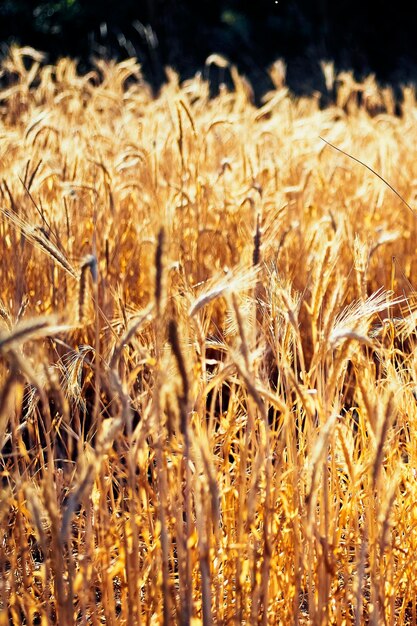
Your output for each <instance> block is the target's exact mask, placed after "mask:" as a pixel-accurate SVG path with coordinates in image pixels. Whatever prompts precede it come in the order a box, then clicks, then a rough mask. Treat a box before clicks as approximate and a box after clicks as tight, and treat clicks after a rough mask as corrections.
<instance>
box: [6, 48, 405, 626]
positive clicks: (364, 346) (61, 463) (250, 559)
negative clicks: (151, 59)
mask: <svg viewBox="0 0 417 626" xmlns="http://www.w3.org/2000/svg"><path fill="white" fill-rule="evenodd" d="M213 65H218V66H220V67H221V68H222V66H225V65H226V61H225V60H224V59H222V58H220V57H217V56H216V55H213V56H212V57H210V59H209V62H208V64H207V66H206V69H205V72H204V73H203V74H202V75H197V76H196V77H195V78H193V79H192V80H189V81H186V82H184V83H181V82H180V80H179V78H178V76H177V75H176V74H175V72H174V71H173V70H171V69H169V68H167V71H166V72H167V80H166V83H165V85H164V86H163V87H162V89H161V91H160V93H159V94H158V95H154V94H153V93H152V91H151V89H150V87H149V86H148V85H147V84H146V82H145V81H144V79H143V78H142V75H141V71H140V66H139V65H138V63H137V61H135V60H133V59H131V60H129V61H124V62H121V63H116V62H110V61H103V60H97V61H96V62H95V65H94V69H93V70H92V71H91V72H89V73H88V74H82V73H80V72H79V71H78V70H77V65H76V62H75V61H72V60H68V59H62V60H60V61H59V62H58V63H57V64H56V65H54V66H51V65H47V64H46V62H45V60H44V59H43V58H42V55H41V54H39V53H38V52H36V51H34V50H32V49H30V48H11V49H10V51H9V53H8V55H7V56H6V57H5V58H4V59H3V61H2V62H1V69H0V81H1V91H0V138H1V141H0V164H1V171H0V211H1V216H0V251H1V264H0V273H1V280H0V381H1V387H0V440H1V447H2V452H1V456H0V461H1V465H0V471H1V477H2V487H1V495H0V528H1V535H0V537H1V542H0V572H1V573H0V626H3V625H6V624H7V625H8V624H13V625H15V626H20V625H23V624H27V625H30V626H35V625H41V626H50V625H52V624H57V625H59V626H67V625H77V626H78V625H83V626H85V625H90V624H91V625H92V626H98V625H99V624H100V625H101V624H107V625H116V624H120V625H125V624H126V626H140V625H150V626H154V625H157V624H163V625H164V626H168V625H171V624H173V625H175V624H181V625H183V626H188V625H192V626H197V625H198V624H203V625H204V626H211V625H223V624H224V625H227V624H247V625H253V624H263V625H266V624H271V625H282V626H287V625H289V624H295V625H300V626H302V625H307V624H312V625H314V626H316V625H320V626H321V625H324V624H337V625H340V626H342V625H344V624H346V625H355V626H358V625H360V624H373V625H381V624H387V625H390V624H398V625H402V624H407V625H408V624H409V625H411V624H414V625H415V624H417V552H416V550H417V404H416V397H417V358H416V352H415V349H414V348H415V342H416V323H417V319H416V315H417V314H416V306H415V304H416V297H415V288H414V284H416V279H415V277H416V275H417V274H416V270H417V254H416V252H417V251H416V235H417V221H416V214H415V213H414V209H413V207H414V206H415V207H416V211H417V197H416V196H417V101H416V94H415V91H414V89H413V87H412V86H404V88H403V90H402V96H401V98H400V101H399V102H398V101H397V100H396V99H395V98H394V94H393V91H392V90H391V89H390V88H380V87H379V86H378V85H377V84H376V82H375V79H374V78H373V77H372V76H371V77H369V78H368V79H366V80H365V81H364V82H362V83H357V82H356V81H355V79H354V77H353V75H352V74H350V73H348V72H345V73H342V74H338V75H335V73H334V69H333V67H332V65H331V64H330V63H327V64H323V72H324V74H325V78H326V82H327V86H328V89H329V91H331V92H332V93H333V94H334V103H333V104H330V105H328V106H326V107H322V106H321V105H320V94H313V95H312V96H311V97H303V98H296V97H295V96H293V95H292V94H291V92H290V91H289V90H288V88H287V87H286V83H285V64H284V63H283V62H282V61H278V62H277V63H275V64H274V65H273V66H272V67H271V68H270V75H271V80H272V82H273V84H274V89H273V90H272V91H271V92H270V93H268V94H267V95H266V96H265V98H264V100H263V103H262V104H261V106H258V107H255V106H254V104H253V96H252V88H251V86H250V85H249V84H248V83H247V81H246V80H245V79H244V77H242V76H240V75H239V74H238V72H237V70H236V69H235V68H233V67H229V68H223V69H225V70H226V69H227V71H228V72H229V73H230V76H231V79H232V81H233V86H232V87H226V86H221V87H220V90H219V92H218V93H217V94H215V95H213V94H212V96H211V95H210V82H209V81H210V75H211V73H213ZM327 142H328V143H327ZM329 143H330V144H331V145H329ZM341 150H342V151H343V152H341ZM349 155H350V156H349ZM355 159H358V160H359V161H361V162H358V161H357V160H355ZM370 168H371V169H370ZM371 170H374V171H371ZM381 177H382V178H383V179H384V180H382V179H381ZM384 181H385V182H384ZM400 196H401V197H400Z"/></svg>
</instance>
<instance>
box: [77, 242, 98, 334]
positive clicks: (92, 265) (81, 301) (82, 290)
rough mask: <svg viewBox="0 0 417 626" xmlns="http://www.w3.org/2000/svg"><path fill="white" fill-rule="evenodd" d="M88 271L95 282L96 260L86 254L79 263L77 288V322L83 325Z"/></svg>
mask: <svg viewBox="0 0 417 626" xmlns="http://www.w3.org/2000/svg"><path fill="white" fill-rule="evenodd" d="M88 270H90V273H91V277H92V279H93V281H94V282H96V280H97V259H96V257H95V256H94V255H93V254H87V256H85V257H84V259H83V260H82V262H81V266H80V278H79V288H78V321H79V323H80V324H83V323H84V321H85V309H86V306H87V298H88V286H87V277H88Z"/></svg>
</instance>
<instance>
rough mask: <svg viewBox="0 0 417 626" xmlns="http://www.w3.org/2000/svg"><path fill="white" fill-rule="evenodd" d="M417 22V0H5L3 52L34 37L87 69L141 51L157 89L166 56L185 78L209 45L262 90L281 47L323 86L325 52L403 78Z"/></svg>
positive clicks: (415, 56) (411, 65)
mask: <svg viewBox="0 0 417 626" xmlns="http://www.w3.org/2000/svg"><path fill="white" fill-rule="evenodd" d="M410 6H411V7H412V8H410ZM416 30H417V3H410V2H405V1H403V0H396V1H395V2H386V1H384V0H379V1H376V0H368V1H366V0H362V1H360V0H316V2H312V1H311V0H278V2H275V0H142V1H140V0H136V1H134V0H119V1H110V0H100V1H98V0H91V1H89V2H83V1H81V0H65V1H58V2H30V1H29V0H18V1H16V2H12V1H10V0H0V41H1V43H2V47H3V52H4V51H5V50H6V49H7V45H10V44H11V43H13V42H16V43H19V44H21V45H30V46H33V47H35V48H36V49H38V50H41V51H44V52H46V53H47V54H48V60H49V61H50V62H52V61H54V60H56V58H57V57H59V56H63V55H71V56H74V57H77V58H79V59H80V64H81V69H83V68H87V67H88V63H89V61H90V60H91V58H92V56H94V55H95V56H108V57H110V56H112V57H116V58H119V59H123V58H126V57H129V56H133V55H135V56H137V57H138V58H139V61H140V62H141V63H142V67H143V71H144V73H145V76H146V78H147V79H148V80H149V81H150V82H151V84H152V85H153V86H154V87H155V89H157V88H158V86H159V85H160V84H161V82H162V81H163V80H164V67H165V66H166V65H171V66H172V67H174V68H175V69H176V70H178V71H179V72H180V74H181V76H182V77H183V78H187V77H189V76H191V75H193V74H194V73H195V72H196V71H198V70H201V69H203V67H204V61H205V59H206V58H207V57H208V56H209V55H210V54H212V53H220V54H223V55H226V56H227V57H228V58H229V59H230V61H232V62H233V63H234V64H236V65H237V66H238V68H239V70H240V71H241V72H242V73H243V74H245V75H246V76H247V77H248V78H249V80H250V81H251V83H252V85H253V86H254V88H255V91H256V93H257V95H259V94H261V93H263V92H264V91H265V90H267V89H269V88H270V87H271V84H270V82H269V78H268V74H267V71H266V68H267V67H268V65H269V64H270V63H272V62H273V61H274V60H276V59H277V58H279V57H282V58H284V59H285V61H286V62H287V65H288V73H287V78H288V84H289V85H290V87H291V88H292V89H293V90H294V91H295V92H298V93H300V92H303V93H308V92H311V91H312V90H314V89H319V90H322V89H323V84H322V83H323V78H322V74H321V71H320V68H319V61H320V60H321V59H332V60H334V61H335V65H336V68H337V69H349V68H352V69H354V70H355V73H356V76H357V78H361V77H362V76H364V75H366V74H369V73H370V72H375V73H376V76H377V79H378V80H379V81H380V82H382V83H385V82H391V83H394V84H396V85H401V84H404V83H407V82H410V81H415V80H416V78H417V33H416ZM213 71H215V70H213Z"/></svg>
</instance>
